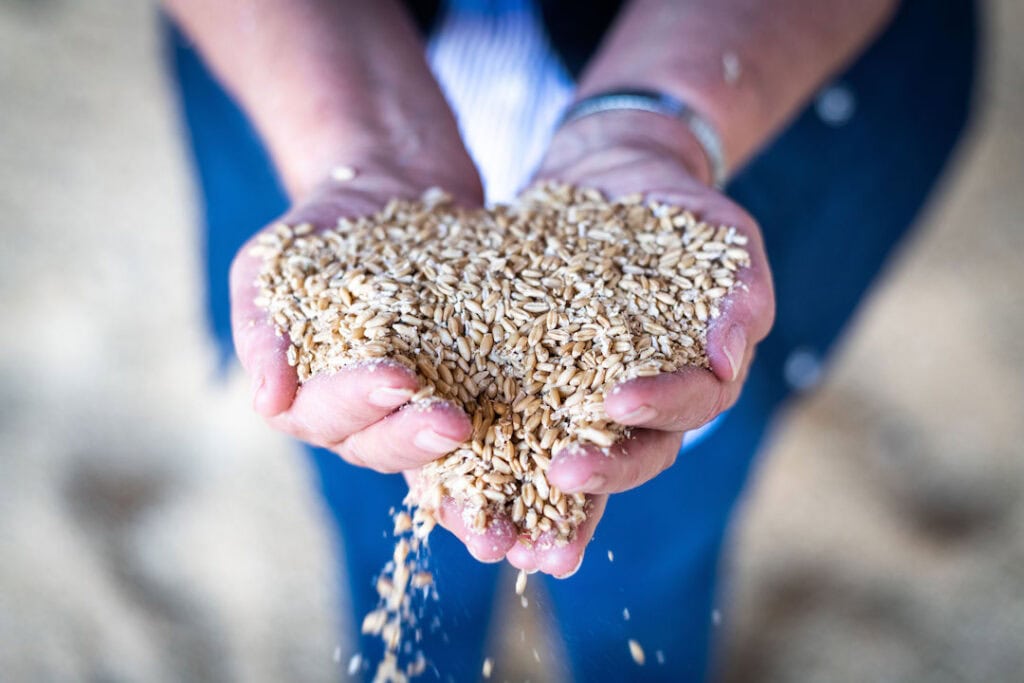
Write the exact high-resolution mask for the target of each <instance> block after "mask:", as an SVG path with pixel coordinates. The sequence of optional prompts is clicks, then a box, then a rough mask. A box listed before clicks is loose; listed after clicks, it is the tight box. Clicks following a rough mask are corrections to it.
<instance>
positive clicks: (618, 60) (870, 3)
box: [508, 0, 895, 575]
mask: <svg viewBox="0 0 1024 683" xmlns="http://www.w3.org/2000/svg"><path fill="white" fill-rule="evenodd" d="M894 5H895V1H894V0H715V1H714V2H706V1H705V0H633V2H632V3H631V4H630V5H629V6H628V7H626V8H625V9H624V10H623V13H622V14H621V16H620V17H619V19H618V20H617V22H616V25H615V26H614V27H613V29H612V31H611V33H610V34H609V36H608V37H607V38H606V40H605V43H604V45H603V46H602V47H601V49H600V51H599V52H598V54H597V55H596V57H595V58H594V60H593V61H592V62H591V64H590V65H589V66H588V68H587V70H586V71H585V73H584V75H583V78H582V81H581V83H580V87H579V95H580V96H581V97H586V96H588V95H592V94H595V93H599V92H602V91H607V90H613V89H619V88H636V87H641V88H649V89H653V90H658V91H662V92H667V93H669V94H671V95H674V96H675V97H677V98H679V99H681V100H683V101H684V102H687V103H688V104H689V105H690V106H692V107H693V108H694V109H695V110H696V111H697V112H699V113H700V114H701V115H702V116H704V117H705V118H706V119H707V120H709V121H710V122H711V123H712V124H713V125H714V126H715V128H716V129H717V130H718V132H719V134H720V136H721V138H722V143H723V147H724V151H725V156H726V160H727V162H728V164H729V166H730V167H732V168H735V167H738V166H741V165H742V164H743V163H745V162H746V161H747V160H748V159H749V158H750V157H751V156H752V155H753V154H755V153H756V152H757V150H758V149H759V148H760V147H762V146H763V145H764V144H765V143H766V142H767V141H768V140H769V139H770V138H771V137H772V136H773V135H774V134H775V133H776V132H777V131H778V130H779V129H780V128H781V126H782V125H783V124H784V123H785V122H786V121H787V119H789V117H791V116H792V115H793V114H794V113H795V112H796V111H797V110H798V109H799V108H800V106H801V105H802V104H803V103H804V102H806V100H807V99H808V98H810V97H811V95H812V93H813V92H814V91H815V90H816V89H817V88H818V87H819V85H820V84H821V83H822V82H823V81H824V80H825V79H827V78H828V77H829V75H831V74H832V73H834V72H835V71H836V70H837V69H839V68H841V67H842V66H843V65H845V64H846V63H847V62H848V61H850V60H851V59H852V58H853V57H854V56H855V55H856V54H857V52H858V50H860V49H861V48H862V47H863V46H864V45H865V44H866V43H867V41H868V40H869V39H870V38H871V37H872V36H873V35H874V34H875V33H876V32H878V31H879V29H880V28H881V27H882V26H883V24H884V23H885V21H886V19H887V17H888V16H889V14H890V13H891V11H892V9H893V7H894ZM726 55H729V56H726ZM727 61H731V62H733V65H735V64H738V65H739V73H738V75H737V74H736V73H735V72H734V73H733V74H732V77H730V78H726V74H725V69H726V65H725V63H726V62H727ZM539 175H540V176H541V177H547V178H555V179H560V180H564V181H567V182H571V183H575V184H579V185H587V186H591V187H597V188H598V189H601V190H603V191H605V192H606V193H609V194H611V195H622V194H629V193H633V192H642V193H645V194H646V195H647V196H648V197H650V198H652V199H658V200H663V201H667V202H670V203H675V204H678V205H680V206H685V207H688V208H690V209H692V210H694V211H695V212H696V213H697V214H698V215H699V216H700V217H701V218H703V219H704V220H706V221H708V222H709V223H723V224H728V225H734V226H736V227H738V228H739V229H740V230H741V231H742V232H743V233H744V234H746V235H747V236H748V237H749V238H750V242H749V244H748V246H747V249H748V251H749V252H750V254H751V266H750V267H749V268H746V269H744V270H743V271H742V272H741V274H740V277H739V280H740V282H741V283H742V284H743V285H744V287H740V288H737V289H736V290H735V291H734V292H733V293H732V294H731V295H730V297H729V301H728V302H727V303H726V304H725V305H724V306H723V310H724V312H723V314H722V316H721V317H719V318H718V319H717V320H715V321H713V322H712V324H711V325H710V327H709V330H708V338H707V353H708V359H709V361H710V366H711V367H710V370H701V369H697V368H688V369H685V370H682V371H680V372H677V373H674V374H671V375H664V376H656V377H648V378H640V379H636V380H632V381H630V382H626V383H625V384H623V385H622V386H621V388H620V390H618V391H616V392H613V393H612V394H610V395H609V396H608V398H607V400H606V402H605V409H606V411H607V413H608V415H609V417H611V418H612V419H615V420H617V421H618V422H620V423H622V424H627V425H631V426H634V427H636V428H637V429H635V430H634V431H633V433H632V436H631V438H629V439H627V440H625V441H622V442H620V443H618V444H616V445H615V446H614V454H615V456H616V457H612V458H609V457H607V456H605V455H603V454H600V453H597V452H593V453H587V455H585V456H580V455H575V456H573V457H566V458H563V457H560V456H559V455H557V454H556V456H555V458H554V460H553V461H552V464H551V469H550V470H549V472H548V480H549V481H550V482H551V483H553V484H556V485H557V486H559V487H560V488H562V489H563V490H564V491H567V492H577V491H583V492H585V493H587V494H590V495H592V496H594V503H595V504H594V508H593V510H594V511H595V513H594V514H593V515H592V518H591V519H588V521H587V525H586V528H585V529H584V530H583V532H584V533H581V534H580V536H579V537H578V538H577V539H575V540H574V541H573V542H572V543H571V544H570V545H569V546H567V547H565V548H552V549H544V548H537V547H533V548H530V547H526V546H523V545H517V546H515V547H514V548H513V549H512V550H511V551H510V552H509V555H508V557H509V560H510V561H511V562H512V564H514V565H516V566H518V567H520V568H523V569H526V570H532V569H540V570H542V571H546V572H549V573H553V574H556V575H562V574H565V573H567V572H570V571H572V569H573V568H574V567H575V566H576V565H577V563H578V562H579V558H580V557H581V556H582V554H583V552H584V550H585V548H586V544H587V542H588V541H589V540H590V534H591V533H592V532H593V530H594V527H595V525H596V523H597V517H598V516H599V515H600V511H601V510H602V509H603V505H604V500H605V497H606V496H607V495H608V494H611V493H616V492H619V491H625V490H627V489H631V488H634V487H636V486H639V485H640V484H642V483H644V482H645V481H648V480H650V479H652V478H654V477H655V476H657V475H658V474H659V473H660V472H661V471H662V470H664V469H666V468H667V467H669V466H671V464H672V463H673V462H674V460H675V456H676V453H677V451H678V449H679V445H680V442H681V439H682V435H683V433H684V432H686V431H688V430H691V429H695V428H697V427H699V426H701V425H703V424H705V423H707V422H708V421H710V420H711V419H713V418H714V417H715V416H717V415H718V414H719V413H721V412H722V411H723V410H726V409H727V408H729V407H730V406H731V405H732V404H733V403H735V401H736V399H737V398H738V397H739V393H740V390H741V388H742V386H743V381H744V379H745V377H746V373H747V371H748V369H749V367H750V362H751V361H752V359H753V356H754V348H755V346H756V344H757V343H758V342H759V341H760V340H761V339H763V338H764V337H765V335H767V333H768V330H769V329H770V327H771V324H772V319H773V317H774V294H773V291H772V283H771V275H770V272H769V267H768V260H767V257H766V255H765V253H764V245H763V242H762V240H761V236H760V230H759V228H758V226H757V223H756V221H754V219H753V218H752V217H751V216H750V215H749V214H747V213H746V212H745V211H744V210H743V209H742V208H741V207H739V206H737V205H736V204H734V203H733V202H732V201H730V200H729V198H728V197H726V196H725V195H723V194H721V193H719V192H717V191H715V190H714V189H712V188H711V187H709V181H710V180H711V169H710V166H709V163H708V160H707V159H706V158H705V156H704V153H703V151H702V149H701V147H700V145H699V143H698V142H697V140H696V139H695V137H694V136H693V134H692V133H691V132H690V130H689V128H688V127H687V126H686V125H685V124H684V123H682V122H681V121H678V120H676V119H674V118H671V117H667V116H661V115H658V114H652V113H648V112H636V111H612V112H605V113H601V114H595V115H592V116H589V117H585V118H582V119H578V120H576V121H573V122H571V123H569V124H568V125H566V126H565V127H563V128H562V129H561V130H559V131H558V132H557V133H556V134H555V136H554V138H553V140H552V142H551V146H550V148H549V150H548V153H547V155H546V157H545V160H544V162H543V164H542V167H541V170H540V172H539Z"/></svg>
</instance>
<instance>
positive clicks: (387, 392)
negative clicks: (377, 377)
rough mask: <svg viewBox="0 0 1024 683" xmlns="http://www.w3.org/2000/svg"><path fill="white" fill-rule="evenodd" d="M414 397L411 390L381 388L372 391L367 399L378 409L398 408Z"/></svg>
mask: <svg viewBox="0 0 1024 683" xmlns="http://www.w3.org/2000/svg"><path fill="white" fill-rule="evenodd" d="M412 395H413V392H412V390H411V389H398V388H396V387H380V388H379V389H374V390H373V391H371V392H370V395H369V396H368V397H367V399H368V400H369V401H370V403H372V404H373V405H375V406H377V407H378V408H397V407H398V406H400V405H402V404H403V403H406V402H407V401H408V400H409V399H410V398H412Z"/></svg>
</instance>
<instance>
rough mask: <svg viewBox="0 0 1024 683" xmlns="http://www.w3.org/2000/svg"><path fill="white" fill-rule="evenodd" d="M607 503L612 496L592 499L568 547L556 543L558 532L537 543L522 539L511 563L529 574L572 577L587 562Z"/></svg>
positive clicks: (510, 554)
mask: <svg viewBox="0 0 1024 683" xmlns="http://www.w3.org/2000/svg"><path fill="white" fill-rule="evenodd" d="M607 502H608V496H603V495H602V496H593V497H591V498H589V499H588V500H587V510H586V512H587V518H586V520H584V521H583V523H582V524H580V526H579V528H577V529H576V535H575V536H573V539H572V540H571V541H569V542H568V543H566V544H564V545H559V544H558V543H556V542H555V541H554V539H553V533H554V532H547V533H546V534H545V535H543V536H541V537H540V538H539V539H537V540H536V541H534V542H530V541H529V540H527V539H520V540H519V541H518V542H517V543H516V544H515V545H514V546H512V547H511V548H510V549H509V550H508V555H507V557H508V561H509V564H511V565H512V566H513V567H517V568H519V569H522V570H523V571H525V572H528V573H533V572H536V571H540V572H544V573H545V574H551V575H552V576H554V577H557V578H559V579H564V578H568V577H570V576H572V575H573V574H575V573H576V570H577V569H579V568H580V565H581V564H582V563H583V555H584V554H585V553H586V550H587V544H588V543H590V539H591V538H593V536H594V530H595V529H596V528H597V523H598V522H599V521H601V516H602V515H603V514H604V507H605V504H606V503H607Z"/></svg>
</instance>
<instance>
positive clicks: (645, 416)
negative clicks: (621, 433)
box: [619, 406, 658, 425]
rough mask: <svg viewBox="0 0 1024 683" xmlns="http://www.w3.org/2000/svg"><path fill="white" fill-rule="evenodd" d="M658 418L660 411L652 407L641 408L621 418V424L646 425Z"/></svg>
mask: <svg viewBox="0 0 1024 683" xmlns="http://www.w3.org/2000/svg"><path fill="white" fill-rule="evenodd" d="M656 417H658V411H657V410H655V409H654V408H652V407H651V406H639V407H637V408H634V409H633V410H631V411H630V412H628V413H626V414H625V415H623V416H622V417H620V418H619V422H621V423H622V424H627V425H635V424H644V423H647V422H651V421H653V420H654V418H656Z"/></svg>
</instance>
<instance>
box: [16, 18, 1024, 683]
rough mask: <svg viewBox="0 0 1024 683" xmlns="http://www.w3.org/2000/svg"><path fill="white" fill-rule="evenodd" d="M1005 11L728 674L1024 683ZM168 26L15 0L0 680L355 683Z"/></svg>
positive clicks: (320, 543)
mask: <svg viewBox="0 0 1024 683" xmlns="http://www.w3.org/2000/svg"><path fill="white" fill-rule="evenodd" d="M987 7H988V9H989V16H988V18H987V21H986V23H987V25H988V27H989V38H990V40H989V43H988V46H987V68H986V75H985V83H984V86H983V88H982V93H981V97H980V102H979V104H980V105H981V106H980V110H979V113H978V116H977V117H976V122H975V127H974V130H973V133H972V135H971V138H970V140H969V141H968V142H967V144H966V145H964V146H963V147H962V149H961V151H960V154H959V158H958V161H957V163H956V165H955V168H954V169H952V172H951V173H950V174H949V175H948V177H947V178H946V180H945V182H944V185H943V188H942V189H941V191H940V192H939V193H938V195H937V196H936V197H935V200H934V201H933V203H932V205H931V207H930V209H929V210H928V212H927V215H926V217H925V219H924V220H923V221H922V224H921V225H920V226H919V227H920V229H919V231H918V232H917V234H916V236H915V237H914V238H913V239H912V240H911V241H910V243H908V244H907V245H906V246H905V248H904V249H903V250H902V252H901V255H900V256H899V257H898V258H897V259H896V261H895V262H894V263H892V264H891V267H890V268H889V269H888V272H887V274H886V276H885V278H884V282H883V284H882V285H881V286H880V287H879V288H878V289H877V290H876V291H875V292H874V295H873V296H872V299H871V301H870V302H869V303H868V305H866V306H865V307H864V309H863V310H862V312H861V314H860V316H859V317H858V319H857V321H856V323H855V324H854V326H853V329H852V331H851V333H850V334H849V335H848V337H847V338H846V340H845V341H844V344H843V346H842V349H841V352H840V353H839V354H838V356H837V357H836V358H835V359H834V362H833V364H832V366H831V367H830V368H829V372H828V374H827V376H826V378H825V379H824V381H823V382H822V383H821V384H820V386H818V387H817V388H816V389H815V390H814V391H813V392H808V395H807V396H806V398H805V399H804V400H802V401H801V402H799V404H797V405H794V406H793V407H792V409H791V410H790V411H789V413H788V414H787V415H786V416H784V418H783V419H782V420H780V423H779V424H778V425H777V428H776V430H775V432H774V435H773V438H772V441H771V445H770V447H769V448H768V449H766V451H765V452H764V453H763V454H762V455H761V466H760V468H759V469H758V472H757V474H756V476H755V479H754V481H753V482H752V485H751V489H750V493H749V496H748V498H747V500H746V502H745V505H744V508H743V511H742V514H741V515H740V517H739V518H738V519H737V520H736V523H735V528H734V533H733V538H732V543H731V550H730V554H729V558H728V561H727V563H726V567H725V572H726V577H727V583H728V585H729V587H730V590H729V592H728V594H727V595H726V596H725V597H724V598H723V601H722V605H721V617H722V618H721V619H720V620H719V621H720V623H719V629H720V630H721V641H722V646H721V649H720V652H719V655H718V670H719V672H720V673H719V678H720V679H721V680H724V681H729V682H732V681H736V682H740V681H744V682H745V681H822V680H827V681H838V682H844V681H850V682H851V683H852V682H855V681H858V682H859V681H865V680H873V681H935V682H945V681H1009V680H1019V677H1020V672H1021V671H1024V645H1022V643H1024V635H1022V634H1024V569H1022V567H1024V496H1022V493H1024V461H1022V458H1021V455H1022V452H1024V448H1022V447H1021V445H1020V444H1021V443H1022V440H1024V420H1022V419H1021V418H1022V416H1024V381H1022V379H1021V378H1022V376H1024V343H1022V341H1021V340H1022V339H1024V294H1022V291H1024V268H1022V267H1021V259H1020V254H1021V253H1022V252H1024V230H1022V229H1021V216H1022V215H1024V192H1022V191H1021V190H1022V189H1024V185H1022V180H1024V179H1022V175H1024V133H1022V132H1021V128H1022V125H1024V94H1022V93H1024V43H1022V42H1021V41H1020V40H1018V39H1017V37H1018V34H1019V32H1020V30H1021V29H1024V4H1022V3H1020V2H1019V1H1018V0H997V1H993V2H990V3H988V5H987ZM157 28H158V24H157V20H156V13H155V10H154V8H153V6H151V5H149V4H147V3H126V2H118V1H115V0H90V2H71V1H70V0H6V1H5V2H0V93H2V94H0V209H2V212H3V215H4V217H5V220H4V223H3V226H2V227H0V238H2V248H0V301H2V303H3V310H4V317H5V320H4V324H3V325H2V326H0V348H2V349H3V353H2V354H0V443H2V451H0V557H2V558H3V561H2V562H0V671H3V672H4V674H3V676H2V678H4V679H5V680H12V681H15V680H16V681H48V680H54V681H57V680H59V681H67V680H110V681H175V680H195V681H231V680H245V681H281V680H303V681H320V680H323V681H328V680H336V679H338V678H339V677H340V676H342V674H341V672H342V671H343V670H344V668H345V664H346V662H347V656H348V654H349V652H350V648H349V646H348V645H347V640H346V638H345V633H347V632H349V625H348V624H347V623H346V622H345V619H344V616H343V615H344V614H345V610H344V609H339V607H340V606H341V605H343V604H344V601H345V599H346V598H345V596H343V595H337V594H336V586H337V583H336V581H335V573H334V572H335V569H334V558H335V556H336V553H337V552H339V550H338V549H335V548H332V547H331V543H330V541H329V537H328V534H327V532H326V524H325V517H324V513H323V511H322V510H321V509H320V507H319V505H318V502H317V499H316V497H315V496H314V495H312V494H311V487H312V482H311V478H310V474H309V472H307V471H306V470H305V469H303V467H302V464H301V462H302V461H301V459H300V458H298V457H297V456H296V454H295V453H294V447H293V446H291V445H290V444H289V443H288V442H286V441H285V440H283V439H280V438H278V437H275V436H273V435H271V434H270V433H269V432H268V431H267V430H266V429H265V428H264V427H263V426H262V424H260V422H259V421H258V420H257V419H256V418H254V417H253V416H252V415H251V414H250V412H249V409H248V400H247V393H248V392H247V387H246V386H245V382H244V380H243V379H242V378H241V377H240V376H238V375H237V373H236V374H232V375H231V376H229V377H228V378H227V379H225V380H219V379H218V378H217V375H216V371H215V357H214V350H213V348H212V344H211V342H210V340H209V338H208V336H207V334H206V332H205V328H204V322H203V316H202V309H201V302H202V291H203V286H204V284H203V281H202V275H201V270H200V265H199V261H198V253H199V242H198V235H197V232H196V228H195V225H196V217H197V210H196V204H195V198H194V196H193V195H192V187H191V184H190V181H189V178H188V175H187V173H188V168H187V163H186V161H187V160H186V158H185V156H184V151H183V148H182V145H181V143H180V138H179V135H180V130H179V129H178V122H177V119H176V115H175V112H174V109H173V106H172V104H173V103H172V100H171V98H170V94H169V91H168V89H167V81H166V75H165V73H164V72H163V68H162V65H161V61H160V59H161V54H160V49H159V48H160V45H159V40H158V38H159V34H158V31H157ZM297 558H301V561H300V560H298V559H297ZM509 592H511V591H509ZM516 630H518V629H516ZM498 640H500V637H499V638H498ZM495 651H496V652H498V653H499V657H504V658H505V659H506V660H507V659H511V658H514V657H515V656H516V652H517V650H516V648H515V647H512V646H508V645H507V644H506V645H503V644H502V643H500V642H497V643H496V645H495ZM501 653H503V654H501ZM545 656H557V645H552V650H551V651H550V652H545ZM503 666H504V668H503ZM499 671H504V672H506V674H507V676H508V677H509V679H510V680H519V679H521V678H525V677H527V676H529V675H533V676H534V680H538V673H537V672H536V671H534V672H533V673H532V674H531V672H530V670H529V667H526V668H517V667H516V666H514V665H513V664H512V663H509V662H506V663H505V664H504V665H503V664H502V662H499Z"/></svg>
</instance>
